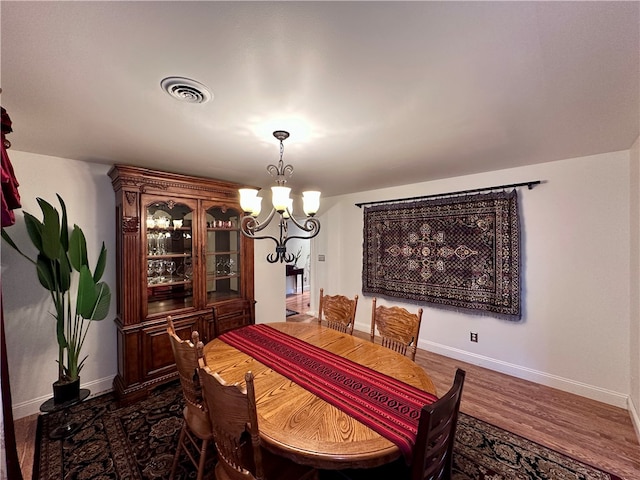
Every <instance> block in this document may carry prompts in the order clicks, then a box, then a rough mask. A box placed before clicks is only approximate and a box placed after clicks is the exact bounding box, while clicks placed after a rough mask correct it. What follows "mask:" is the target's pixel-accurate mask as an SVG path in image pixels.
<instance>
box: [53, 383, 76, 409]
mask: <svg viewBox="0 0 640 480" xmlns="http://www.w3.org/2000/svg"><path fill="white" fill-rule="evenodd" d="M79 398H80V378H78V379H76V380H73V381H68V380H62V381H61V380H57V381H55V382H53V403H54V404H55V405H59V404H61V403H65V402H70V401H72V400H78V399H79Z"/></svg>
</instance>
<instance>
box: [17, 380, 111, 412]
mask: <svg viewBox="0 0 640 480" xmlns="http://www.w3.org/2000/svg"><path fill="white" fill-rule="evenodd" d="M80 388H88V389H89V390H91V394H90V395H89V398H91V397H96V396H98V395H102V394H103V393H107V392H110V391H112V390H113V377H106V378H102V379H99V380H94V381H93V382H87V383H82V384H81V385H80ZM50 398H51V395H46V396H44V397H39V398H34V399H32V400H28V401H26V402H22V403H17V404H14V405H13V418H14V420H18V419H19V418H23V417H28V416H29V415H33V414H35V413H40V405H42V404H43V403H44V402H46V401H47V400H49V399H50Z"/></svg>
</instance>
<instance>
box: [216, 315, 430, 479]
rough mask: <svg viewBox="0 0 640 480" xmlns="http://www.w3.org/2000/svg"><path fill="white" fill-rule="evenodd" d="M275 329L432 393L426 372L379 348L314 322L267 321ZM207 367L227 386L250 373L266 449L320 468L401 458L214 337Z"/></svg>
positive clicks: (337, 412) (346, 418)
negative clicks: (252, 377) (252, 378)
mask: <svg viewBox="0 0 640 480" xmlns="http://www.w3.org/2000/svg"><path fill="white" fill-rule="evenodd" d="M268 325H269V326H270V327H273V328H275V329H277V330H279V331H282V332H284V333H287V334H289V335H291V336H294V337H296V338H299V339H301V340H304V341H306V342H308V343H310V344H312V345H315V346H317V347H320V348H323V349H325V350H328V351H330V352H333V353H335V354H337V355H340V356H342V357H345V358H348V359H349V360H352V361H354V362H356V363H359V364H361V365H365V366H367V367H369V368H372V369H374V370H376V371H378V372H381V373H384V374H386V375H389V376H392V377H394V378H396V379H398V380H401V381H403V382H405V383H408V384H410V385H413V386H415V387H418V388H420V389H422V390H424V391H426V392H429V393H433V394H434V395H435V394H436V389H435V387H434V385H433V382H432V381H431V378H429V376H428V375H427V373H426V372H425V371H424V370H423V369H422V368H421V367H420V366H419V365H417V364H416V363H414V362H413V361H411V360H410V359H409V358H408V357H405V356H403V355H400V354H399V353H397V352H394V351H393V350H390V349H388V348H386V347H382V346H381V345H377V344H374V343H372V342H370V341H368V340H364V339H361V338H358V337H355V336H353V335H347V334H344V333H340V332H338V331H336V330H332V329H329V328H327V327H323V326H320V325H319V324H318V323H317V322H313V323H294V322H286V323H285V322H281V323H269V324H268ZM204 356H205V360H206V362H207V365H208V366H209V368H211V369H212V370H213V371H215V372H217V373H218V374H219V375H220V376H221V377H222V378H223V379H224V380H225V381H226V382H228V383H239V384H244V375H245V373H246V372H247V371H251V372H253V375H254V377H255V379H254V385H255V392H256V408H257V413H258V428H259V430H260V438H261V441H262V442H263V444H264V446H265V447H266V448H268V449H269V450H271V451H272V452H274V453H277V454H279V455H282V456H285V457H287V458H289V459H291V460H293V461H295V462H297V463H300V464H304V465H310V466H312V467H316V468H323V469H345V468H372V467H376V466H379V465H382V464H385V463H388V462H391V461H393V460H395V459H396V458H398V457H399V456H400V449H399V448H398V447H397V446H396V445H395V444H394V443H392V442H391V441H389V440H387V439H386V438H384V437H382V436H381V435H380V434H378V433H376V432H375V431H374V430H372V429H370V428H369V427H367V426H365V425H364V424H362V423H360V422H359V421H358V420H356V419H354V418H353V417H351V416H350V415H348V414H347V413H344V412H342V411H341V410H339V409H338V408H336V407H334V406H333V405H331V404H329V403H327V402H326V401H324V400H322V399H320V398H319V397H317V396H316V395H314V394H313V393H311V392H309V391H307V390H305V389H304V388H303V387H301V386H299V385H297V384H296V383H294V382H293V381H291V380H289V379H287V378H286V377H284V376H283V375H281V374H279V373H277V372H275V371H274V370H272V369H271V368H268V367H266V366H265V365H263V364H262V363H260V362H259V361H257V360H255V359H254V358H252V357H251V356H249V355H247V354H245V353H243V352H241V351H239V350H237V349H236V348H234V347H232V346H230V345H228V344H226V343H224V342H223V341H222V340H220V339H217V338H216V339H214V340H212V341H211V342H209V343H208V344H207V345H205V347H204Z"/></svg>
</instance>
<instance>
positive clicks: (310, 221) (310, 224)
mask: <svg viewBox="0 0 640 480" xmlns="http://www.w3.org/2000/svg"><path fill="white" fill-rule="evenodd" d="M287 211H289V209H287ZM289 219H290V220H291V221H292V222H293V223H294V224H295V225H296V227H298V228H299V229H300V230H304V231H305V232H313V231H314V230H317V231H316V233H315V234H314V237H315V236H316V235H317V234H318V232H319V231H320V220H318V219H317V218H315V217H307V218H306V219H305V220H304V222H298V220H296V218H295V217H294V216H293V215H291V213H289ZM298 238H299V237H298ZM302 238H313V237H302Z"/></svg>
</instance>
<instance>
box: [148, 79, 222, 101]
mask: <svg viewBox="0 0 640 480" xmlns="http://www.w3.org/2000/svg"><path fill="white" fill-rule="evenodd" d="M160 86H161V87H162V89H163V90H164V91H165V92H167V93H168V94H169V95H171V96H172V97H174V98H177V99H178V100H180V101H183V102H188V103H207V102H208V101H209V100H211V99H212V98H213V95H212V94H211V92H210V91H209V89H208V88H207V87H206V86H205V85H203V84H201V83H200V82H196V81H195V80H191V79H190V78H184V77H167V78H165V79H164V80H162V82H160Z"/></svg>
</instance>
